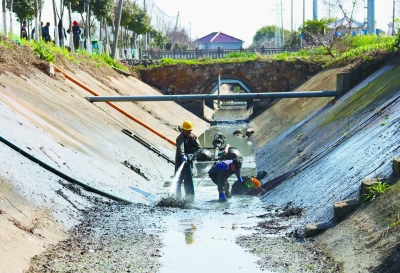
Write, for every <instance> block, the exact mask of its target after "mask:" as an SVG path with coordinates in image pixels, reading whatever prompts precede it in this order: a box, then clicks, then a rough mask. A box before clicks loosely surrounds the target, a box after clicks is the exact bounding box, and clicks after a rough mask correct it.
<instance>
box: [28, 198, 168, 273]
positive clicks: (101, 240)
mask: <svg viewBox="0 0 400 273" xmlns="http://www.w3.org/2000/svg"><path fill="white" fill-rule="evenodd" d="M151 210H152V208H151V207H148V206H145V205H140V204H138V205H123V204H117V203H110V204H107V203H102V204H98V206H96V207H95V208H94V209H91V210H89V211H86V212H84V216H83V219H82V223H81V224H80V225H78V226H75V227H74V228H73V229H72V230H71V231H70V238H69V239H67V240H65V241H62V242H61V243H59V244H58V245H55V246H53V247H51V248H50V249H48V250H47V251H46V252H45V253H44V254H43V255H41V256H36V257H34V258H33V259H32V263H31V267H30V269H29V270H28V271H27V272H32V273H33V272H156V271H157V269H158V268H159V267H160V263H159V262H158V261H157V259H156V258H157V257H159V256H160V248H161V246H162V244H161V241H160V238H159V237H158V236H155V235H151V234H147V233H145V232H144V231H143V230H144V228H146V227H148V225H151V226H152V227H154V226H156V223H155V222H151V221H147V216H151ZM143 215H145V216H146V217H144V216H143Z"/></svg>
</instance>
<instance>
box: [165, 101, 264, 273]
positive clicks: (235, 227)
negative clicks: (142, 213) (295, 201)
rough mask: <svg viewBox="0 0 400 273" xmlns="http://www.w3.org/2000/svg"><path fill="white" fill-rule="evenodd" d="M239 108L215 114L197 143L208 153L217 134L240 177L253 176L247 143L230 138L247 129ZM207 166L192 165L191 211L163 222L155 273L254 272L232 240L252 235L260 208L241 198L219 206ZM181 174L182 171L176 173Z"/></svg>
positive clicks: (255, 268)
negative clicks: (235, 156) (230, 150)
mask: <svg viewBox="0 0 400 273" xmlns="http://www.w3.org/2000/svg"><path fill="white" fill-rule="evenodd" d="M243 106H244V105H243V104H241V105H239V107H237V105H232V104H231V105H229V106H228V107H222V108H221V109H220V110H218V111H217V112H216V113H215V116H214V119H215V120H216V121H217V122H216V123H215V124H214V125H213V126H211V127H210V128H209V129H208V130H206V131H205V132H204V133H203V134H202V135H201V136H199V141H200V144H201V146H202V147H203V148H211V147H213V145H212V142H213V139H214V135H215V134H216V133H218V132H219V133H222V134H223V135H225V136H226V138H225V141H226V143H227V144H229V145H230V147H234V148H236V149H238V150H239V151H240V153H241V155H242V156H243V165H242V169H241V174H242V175H248V176H255V175H256V169H255V160H254V155H253V153H254V150H253V147H252V144H251V142H250V140H249V138H247V137H245V136H244V135H241V134H239V135H234V134H233V132H235V131H237V130H240V131H242V132H243V133H244V132H245V131H246V129H247V123H246V122H245V121H244V120H245V119H246V118H247V116H246V115H248V112H247V110H246V108H245V107H243ZM228 117H234V118H233V119H228ZM237 120H240V121H237ZM210 151H211V153H212V154H213V153H214V151H213V150H210ZM213 164H214V161H209V162H195V169H197V174H196V175H194V187H195V200H194V203H192V204H191V206H192V207H193V209H177V210H176V211H175V213H173V214H171V215H169V216H166V217H163V219H162V221H163V226H164V227H165V228H164V229H163V230H161V236H162V237H163V242H164V244H165V247H164V248H163V255H162V257H161V258H160V262H161V263H162V264H163V267H162V268H161V269H160V270H159V271H158V272H161V273H168V272H174V273H179V272H215V271H228V272H260V268H259V266H258V265H257V264H256V261H257V260H258V257H257V256H255V255H253V254H250V253H249V252H247V251H246V250H245V249H243V248H241V247H240V246H238V245H237V244H236V243H235V240H236V238H237V237H238V236H240V235H248V234H251V233H252V231H251V230H250V228H251V227H254V226H255V225H256V224H257V222H258V221H259V218H257V217H255V215H261V214H265V208H263V207H262V206H263V204H262V203H261V201H260V199H259V198H258V197H253V196H247V195H240V196H233V197H232V198H230V199H228V201H227V202H219V201H218V190H217V186H216V185H215V184H214V183H213V182H212V181H211V179H210V178H209V177H208V170H209V169H210V168H211V167H212V166H213ZM181 169H182V166H180V169H179V171H178V173H179V172H180V171H181ZM178 173H177V175H176V176H175V178H174V179H173V181H172V182H171V187H170V189H169V193H170V194H171V193H173V192H174V191H175V189H176V181H177V177H178ZM235 181H236V176H235V175H232V176H231V177H230V178H229V180H228V182H229V183H230V185H232V184H233V183H234V182H235ZM159 232H160V231H159ZM264 272H268V271H264Z"/></svg>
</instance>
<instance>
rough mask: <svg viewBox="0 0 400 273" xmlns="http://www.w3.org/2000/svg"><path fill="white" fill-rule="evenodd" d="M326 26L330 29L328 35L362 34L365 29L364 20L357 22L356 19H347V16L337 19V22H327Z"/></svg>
mask: <svg viewBox="0 0 400 273" xmlns="http://www.w3.org/2000/svg"><path fill="white" fill-rule="evenodd" d="M326 27H327V28H328V29H329V33H328V36H333V35H336V36H337V35H345V34H351V35H362V34H363V29H364V23H363V22H357V21H355V20H350V21H349V20H347V19H346V18H342V19H340V20H337V21H336V22H332V23H329V24H326Z"/></svg>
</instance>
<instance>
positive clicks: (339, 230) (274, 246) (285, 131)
mask: <svg viewBox="0 0 400 273" xmlns="http://www.w3.org/2000/svg"><path fill="white" fill-rule="evenodd" d="M31 69H32V70H30V73H25V74H24V75H23V76H15V74H12V73H7V72H6V73H4V74H2V75H1V77H0V81H1V83H2V88H1V93H0V99H1V101H0V102H1V103H0V107H1V111H0V113H1V119H0V121H1V128H6V129H4V130H2V137H4V138H6V139H7V140H9V141H11V142H12V143H14V144H15V145H16V146H18V147H19V148H20V149H23V150H24V151H26V152H27V153H30V154H31V155H32V156H35V157H37V158H39V159H40V160H42V161H43V162H46V163H47V164H49V165H51V166H53V167H54V168H57V169H58V170H60V171H62V172H63V173H66V174H68V175H69V176H71V177H73V178H74V179H76V180H79V181H81V182H83V183H86V184H88V185H91V186H96V187H97V188H99V189H102V190H104V191H108V192H110V193H112V194H113V195H115V196H120V197H122V198H124V199H127V200H130V201H132V202H134V203H136V204H135V205H126V204H120V203H114V202H113V201H110V200H108V199H105V198H103V197H101V196H99V195H97V194H93V193H90V192H86V191H83V190H82V188H80V187H77V186H74V185H72V184H70V183H68V182H67V181H65V180H63V179H61V178H60V177H58V176H57V175H55V174H52V173H49V172H47V171H46V170H43V168H42V167H41V166H40V165H38V164H36V163H33V162H31V161H29V160H28V159H26V158H25V157H23V156H22V155H21V154H20V153H19V152H18V151H16V150H13V149H11V148H9V147H8V146H6V145H3V144H2V145H0V149H1V154H2V155H3V156H2V157H1V159H0V160H1V161H0V166H1V184H0V187H1V191H0V199H1V200H0V204H1V213H0V217H1V219H2V221H1V222H0V223H1V225H2V232H3V234H4V236H1V238H0V240H2V241H1V246H2V248H1V250H0V251H2V252H1V253H0V254H1V255H0V256H1V257H9V259H1V266H0V268H2V269H4V270H6V271H5V272H21V271H23V270H26V269H27V268H28V267H29V266H31V268H30V270H31V272H38V271H41V272H51V271H54V270H57V268H62V269H63V270H64V271H68V270H85V271H87V272H99V271H110V270H111V271H112V270H114V271H122V270H123V269H125V270H126V271H128V270H129V271H135V270H136V271H138V270H141V271H142V272H146V271H147V272H157V271H158V270H165V272H168V270H172V271H174V272H176V270H177V269H179V270H182V272H186V271H187V267H191V268H190V269H193V268H195V269H196V270H198V272H201V270H202V267H201V266H202V264H201V263H204V261H202V260H199V261H201V262H200V263H197V264H194V263H193V264H190V263H189V265H187V266H186V267H182V264H181V263H179V262H180V260H179V257H177V259H176V260H174V259H172V258H170V259H169V258H168V257H170V256H168V255H170V254H171V253H173V252H174V251H175V250H176V248H177V247H178V248H179V247H181V248H180V251H183V252H182V255H185V254H187V253H192V251H194V253H202V251H203V253H205V254H212V253H209V252H208V251H209V250H210V249H212V248H213V247H221V246H222V249H224V250H226V251H230V250H232V252H230V253H232V256H229V255H227V257H225V256H224V257H220V256H218V255H210V256H209V259H208V260H207V261H208V262H210V261H211V260H212V259H213V260H212V261H213V262H211V265H214V266H212V267H211V268H218V269H219V268H221V261H222V263H223V264H230V263H232V262H231V260H232V259H234V260H235V263H232V264H234V265H235V269H238V268H242V271H243V270H244V271H243V272H250V270H260V269H263V270H265V271H267V270H269V271H272V272H284V271H285V270H286V271H287V270H292V271H293V270H295V271H297V272H307V271H308V272H309V271H310V270H311V271H312V270H314V271H315V272H337V271H338V270H340V268H344V272H358V271H357V270H360V269H361V270H364V271H367V272H385V271H382V270H386V269H389V270H390V268H388V267H383V266H384V265H385V263H387V264H390V265H394V266H395V265H396V262H397V263H398V259H397V260H396V257H397V256H396V255H397V254H398V250H397V248H398V244H397V245H396V242H398V240H397V239H398V230H397V232H396V231H394V232H389V231H388V232H387V233H385V232H384V231H385V229H386V228H387V226H388V225H389V224H391V223H394V222H395V219H394V218H393V217H394V215H396V213H397V212H396V209H397V208H398V204H397V203H396V200H399V199H400V198H398V192H399V191H398V190H396V188H395V187H394V189H393V191H392V192H389V193H390V195H388V196H389V197H390V200H392V201H391V202H390V203H388V204H385V203H381V202H380V199H379V198H378V199H377V200H376V201H375V203H372V205H368V204H366V205H365V206H366V207H365V208H364V207H361V209H363V210H361V211H359V212H358V213H356V214H354V215H352V216H351V218H349V220H345V221H344V222H343V223H342V224H341V223H338V224H337V225H334V226H332V229H331V230H329V231H327V232H326V233H325V234H326V235H325V234H323V235H321V236H320V237H313V238H311V239H306V240H305V241H306V242H305V241H301V239H302V238H303V237H302V231H303V230H304V225H305V224H306V223H308V222H314V221H316V222H318V221H329V220H331V219H332V216H333V209H332V206H333V203H334V202H335V201H337V200H342V199H345V198H353V197H356V195H357V192H358V187H359V183H360V181H361V180H362V179H364V178H367V177H378V178H380V179H389V178H390V175H391V167H390V162H391V160H392V158H393V157H394V156H395V155H398V152H399V151H398V143H399V142H398V135H399V134H398V130H399V129H398V128H399V120H400V117H399V116H398V113H399V112H400V111H399V108H398V104H394V105H393V106H391V107H389V108H385V111H382V109H383V107H384V106H385V105H387V104H388V103H389V102H390V101H393V99H395V97H396V95H398V89H397V86H398V79H397V77H396V75H398V73H397V70H398V69H399V67H398V66H397V65H393V66H391V67H386V68H385V69H383V70H381V71H380V72H377V74H376V75H372V76H371V78H368V79H367V80H366V81H364V82H363V83H361V84H360V85H359V86H358V87H356V88H353V89H352V90H350V91H349V92H348V93H347V94H345V95H344V96H343V97H341V98H339V99H338V100H337V101H332V99H329V98H314V99H311V98H310V99H284V100H283V99H282V100H279V101H276V102H275V103H274V104H273V105H272V106H271V107H270V108H268V109H267V110H266V111H265V112H264V113H262V114H261V115H259V116H258V117H256V118H254V119H253V120H252V122H251V123H250V124H249V125H250V126H251V127H252V128H253V129H254V131H255V133H254V135H253V136H252V137H251V139H252V145H253V147H254V149H255V156H256V167H257V169H258V170H261V169H263V170H266V171H268V173H269V175H268V176H267V177H266V178H265V179H264V180H263V182H267V181H268V180H269V179H271V178H273V177H275V176H278V175H281V174H283V173H285V172H287V171H290V170H293V169H295V168H297V167H298V166H300V165H301V164H302V163H306V162H308V161H309V160H310V159H312V158H313V156H315V155H317V154H319V153H320V152H321V151H323V150H324V149H325V148H326V149H328V151H329V153H327V154H326V155H325V156H324V157H322V158H319V159H318V160H316V161H315V162H312V164H310V165H309V166H307V168H304V169H302V171H301V172H298V173H296V174H295V175H294V176H291V177H289V178H288V179H287V180H284V181H283V182H282V183H281V184H279V185H277V186H276V187H275V188H274V189H273V190H272V191H270V192H269V193H267V194H265V195H263V197H262V198H261V199H258V198H256V197H248V196H247V197H238V198H232V201H231V202H227V203H225V204H220V203H219V202H215V199H216V198H215V195H213V192H215V193H216V190H215V188H214V187H213V186H212V185H209V184H207V183H205V184H204V185H203V186H204V191H203V192H202V194H203V195H199V201H200V202H199V204H197V205H196V206H193V207H186V208H183V209H180V208H170V207H160V206H156V202H155V201H156V198H157V197H159V196H160V195H161V193H162V192H166V191H167V188H165V187H164V184H165V181H166V180H168V179H170V178H171V176H172V175H173V169H174V167H173V165H172V164H171V163H170V162H168V161H167V160H165V159H164V158H162V157H160V156H159V154H157V153H154V151H152V150H151V149H149V148H148V147H146V146H144V145H142V144H141V143H139V142H138V141H136V140H134V139H132V138H131V137H129V136H127V135H126V134H124V133H123V132H122V130H123V129H127V130H129V131H130V132H132V133H133V134H137V135H138V136H140V138H141V139H144V140H146V142H148V143H150V144H152V145H153V146H154V147H155V148H157V149H158V150H160V151H161V152H162V153H163V154H165V155H167V156H170V157H171V158H173V157H174V150H175V149H174V146H173V145H171V144H170V143H168V142H167V141H165V140H163V139H162V138H160V137H158V136H155V135H154V134H151V133H149V131H148V130H146V129H144V128H143V127H142V126H139V125H138V124H137V123H136V122H134V121H132V120H130V119H128V118H127V117H126V116H124V115H122V114H121V113H120V112H118V111H116V110H115V109H113V108H111V107H109V106H107V105H106V104H104V103H102V104H101V103H99V104H90V103H89V102H87V101H86V100H85V99H84V97H85V96H87V91H85V90H83V89H82V88H80V87H77V86H76V85H74V84H73V83H71V82H69V81H68V80H66V79H65V78H64V77H63V76H62V75H60V74H57V73H56V74H55V75H54V77H49V75H47V74H45V73H43V72H41V71H39V70H37V69H36V70H35V68H34V67H32V68H31ZM63 69H65V70H66V71H68V73H70V74H71V75H73V76H74V77H76V79H77V80H79V81H81V82H83V83H84V84H85V85H87V86H89V87H90V88H91V89H93V90H96V91H98V92H99V93H100V94H102V95H136V94H144V95H153V94H156V93H158V92H157V91H156V90H154V89H152V88H150V87H148V86H146V85H144V84H143V83H142V82H140V81H139V80H137V79H135V78H132V77H128V78H126V77H122V76H120V75H117V74H112V73H111V74H110V75H103V76H99V75H96V76H95V77H92V76H94V75H91V74H90V73H87V72H85V71H83V70H79V69H78V68H77V69H68V67H66V68H63ZM334 74H335V72H334V71H332V70H331V71H324V72H322V73H321V74H319V75H318V76H317V77H314V78H312V79H311V80H310V81H308V82H307V83H306V84H305V85H303V86H301V87H299V88H298V90H323V89H325V90H328V89H330V87H332V90H334V89H335V84H334ZM118 105H119V106H120V107H121V108H124V109H126V110H127V111H129V112H131V113H133V114H135V116H136V117H137V118H139V119H140V120H142V121H144V122H146V123H147V124H149V125H150V126H151V127H152V128H155V129H157V130H160V131H161V132H163V134H165V135H167V136H168V137H170V138H174V137H176V135H177V134H178V131H177V129H176V128H177V126H178V125H180V124H181V123H182V120H185V119H190V120H192V121H193V122H194V124H195V130H194V131H195V133H196V134H198V135H200V134H201V133H202V132H204V131H205V129H207V128H209V125H208V123H206V122H204V121H203V120H202V119H200V118H197V117H196V116H194V115H193V114H191V113H190V112H189V111H186V110H185V109H183V108H181V107H179V106H178V105H176V104H174V103H167V102H163V103H161V104H160V103H157V102H152V103H151V102H149V103H142V102H141V103H119V104H118ZM379 112H381V113H382V115H378V117H377V118H375V119H373V120H372V121H371V122H370V123H368V124H366V125H365V126H364V125H363V124H364V121H366V120H369V119H370V117H371V116H372V115H375V114H377V113H379ZM361 125H363V126H361ZM359 126H361V127H362V128H361V130H359V131H357V133H356V134H354V135H353V134H351V132H353V131H354V130H355V129H354V128H357V127H359ZM347 135H348V136H349V137H348V138H347ZM343 136H346V139H345V141H343V142H341V144H340V145H338V146H331V144H332V143H335V141H336V140H337V139H339V138H341V137H343ZM329 149H330V150H329ZM127 162H128V163H129V164H127ZM206 187H208V188H206ZM203 197H204V199H202V198H203ZM386 208H388V210H386ZM383 212H384V213H383ZM377 213H378V214H380V215H381V217H377V215H376V214H377ZM344 235H346V236H347V237H346V241H344V240H343V236H344ZM360 236H363V238H364V239H363V240H358V244H357V243H356V242H355V241H356V240H357V238H359V237H360ZM364 236H365V237H364ZM163 238H164V239H163ZM368 238H370V239H368ZM371 238H372V239H371ZM296 239H297V240H300V241H296ZM276 240H279V243H277V241H276ZM396 240H397V241H396ZM60 241H61V242H60ZM178 241H179V242H178ZM57 242H59V243H57ZM307 242H308V244H307ZM347 242H351V243H347ZM235 243H238V244H239V245H240V246H242V247H243V248H238V247H237V246H236V245H235V247H232V245H234V244H235ZM50 244H51V245H50ZM16 246H18V247H16ZM338 246H339V247H338ZM17 250H18V251H17ZM195 250H196V251H197V252H196V251H195ZM185 251H186V252H185ZM245 252H250V253H247V254H249V255H247V254H246V253H245ZM40 253H43V254H41V255H39V254H40ZM245 254H246V255H245ZM250 254H251V255H250ZM294 254H296V255H298V256H295V257H298V258H296V259H293V257H294V256H293V255H294ZM34 255H38V256H36V258H35V259H34V260H33V261H32V262H31V261H30V258H31V257H33V256H34ZM163 257H164V258H165V259H166V260H163ZM185 257H186V256H185ZM191 257H192V258H193V260H194V261H195V260H196V259H195V258H196V255H194V254H193V255H191ZM174 258H175V257H174ZM366 260H367V261H368V262H365V261H366ZM174 261H175V262H174ZM188 261H190V260H189V259H188ZM255 261H257V262H256V263H255ZM218 262H219V263H218ZM236 262H237V263H236ZM397 265H398V264H397ZM192 267H193V268H192ZM397 268H398V267H397ZM247 269H248V271H246V270H247ZM318 270H319V271H318ZM191 271H193V270H191ZM386 272H390V271H386ZM393 272H395V271H393Z"/></svg>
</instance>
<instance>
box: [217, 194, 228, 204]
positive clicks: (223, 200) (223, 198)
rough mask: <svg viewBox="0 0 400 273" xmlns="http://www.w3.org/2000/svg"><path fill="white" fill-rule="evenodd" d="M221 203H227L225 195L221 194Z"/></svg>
mask: <svg viewBox="0 0 400 273" xmlns="http://www.w3.org/2000/svg"><path fill="white" fill-rule="evenodd" d="M219 201H221V202H226V201H227V199H226V196H225V193H220V194H219Z"/></svg>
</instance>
